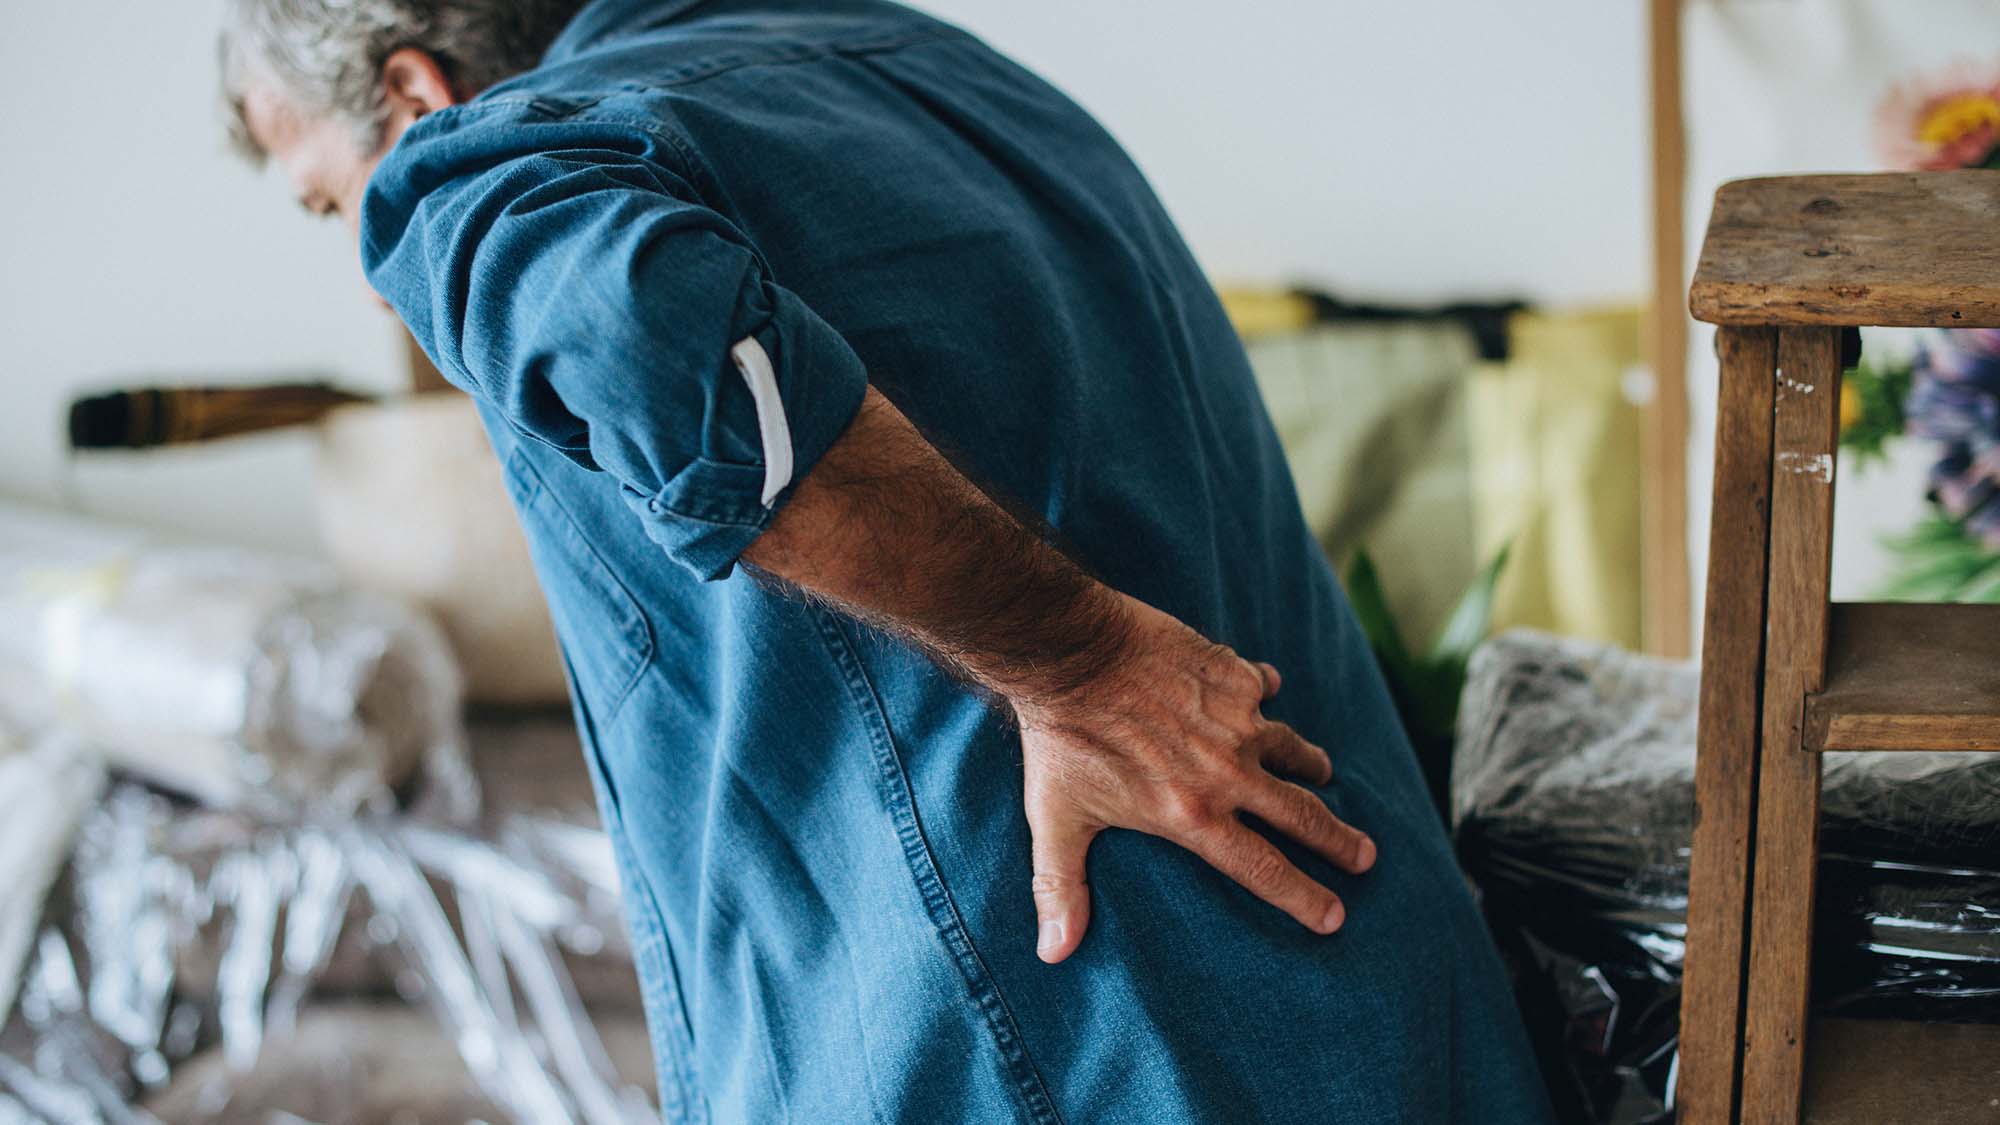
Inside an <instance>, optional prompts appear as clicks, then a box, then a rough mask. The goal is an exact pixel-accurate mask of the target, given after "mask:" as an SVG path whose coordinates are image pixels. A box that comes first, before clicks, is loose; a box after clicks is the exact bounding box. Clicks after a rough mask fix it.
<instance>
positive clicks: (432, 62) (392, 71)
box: [382, 47, 460, 135]
mask: <svg viewBox="0 0 2000 1125" xmlns="http://www.w3.org/2000/svg"><path fill="white" fill-rule="evenodd" d="M382 96H383V99H384V100H385V101H386V102H387V103H388V106H389V129H390V133H391V134H392V135H394V134H398V133H401V132H402V131H403V130H404V129H406V128H408V127H409V124H410V122H412V121H415V120H416V119H417V118H419V117H422V116H423V115H424V114H426V113H433V112H436V111H437V110H440V109H443V108H444V107H446V106H448V105H457V104H458V103H459V100H460V99H459V96H458V93H457V91H455V90H453V89H452V88H451V80H450V79H448V78H446V77H445V75H444V68H443V67H440V66H439V65H438V61H437V60H436V59H435V58H432V57H431V56H430V55H429V54H427V53H425V52H423V51H419V50H417V49H416V48H415V47H402V48H399V49H398V50H397V51H396V52H395V53H394V54H391V55H390V56H389V57H388V58H387V59H384V60H383V61H382Z"/></svg>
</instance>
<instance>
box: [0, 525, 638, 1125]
mask: <svg viewBox="0 0 2000 1125" xmlns="http://www.w3.org/2000/svg"><path fill="white" fill-rule="evenodd" d="M486 725H487V728H488V729H487V730H486V732H485V733H484V734H483V736H482V738H483V741H482V755H483V756H482V757H481V761H482V762H488V763H489V764H490V763H492V762H494V761H497V762H498V763H499V764H498V765H497V766H495V767H494V768H493V770H492V781H493V789H494V792H495V793H496V794H498V795H499V799H497V800H496V802H495V803H494V806H493V807H492V808H489V809H487V810H485V811H484V812H482V811H481V808H480V805H481V794H480V793H479V785H478V783H477V781H476V780H475V777H474V774H473V772H472V769H471V766H470V762H471V757H470V755H469V746H468V739H467V735H466V728H465V722H464V718H463V713H462V709H461V692H460V683H459V676H458V669H457V667H456V664H455V662H454V660H453V658H452V656H451V654H450V652H449V650H448V649H447V647H446V644H445V641H444V639H443V637H442V636H441V634H440V633H439V631H438V630H437V629H436V628H435V627H434V626H433V625H432V624H431V622H430V621H428V620H427V619H426V618H424V617H423V616H422V615H421V614H420V613H418V612H416V611H414V610H412V609H411V608H409V607H408V606H406V605H404V604H402V603H400V602H397V601H394V600H392V599H386V598H380V597H375V596H372V595H368V594H364V593H359V592H356V591H353V590H349V589H344V588H342V587H340V586H339V585H338V584H337V583H335V582H334V581H332V580H331V578H330V577H329V576H328V575H326V574H324V573H323V572H320V571H318V570H317V569H315V568H313V567H310V566H304V565H299V564H294V563H290V562H285V561H282V560H273V559H270V558H267V557H264V556H260V555H257V554H254V553H252V552H247V551H240V550H233V549H224V548H212V547H186V546H177V545H168V544H163V543H161V542H159V541H158V540H157V539H156V538H155V537H153V536H151V535H149V534H146V533H142V532H138V531H133V530H128V529H124V528H119V527H116V526H113V525H107V524H101V523H94V522H89V521H80V520H74V519H69V518H64V517H55V516H48V515H42V514H37V513H31V512H28V511H25V510H22V509H17V508H9V507H6V506H0V778H7V779H22V778H25V779H28V785H29V789H30V792H32V793H33V794H34V795H35V796H30V797H24V796H23V794H22V793H18V792H10V793H7V794H0V798H14V799H18V800H26V801H28V802H29V803H28V804H27V805H24V806H23V808H21V809H17V810H14V811H15V812H16V813H22V814H30V813H31V814H33V815H32V816H29V815H18V816H15V817H14V818H13V819H12V821H11V822H10V827H11V829H12V831H11V833H10V832H8V831H0V842H4V845H5V846H6V847H7V849H8V854H5V855H0V868H5V867H6V866H7V865H15V868H14V874H13V875H12V876H10V878H8V879H0V893H4V894H5V895H6V896H7V897H6V900H5V901H0V923H4V924H0V962H7V961H11V962H13V963H11V964H9V963H0V983H4V984H8V985H10V986H11V984H12V982H14V981H16V980H18V982H19V987H18V992H17V995H16V996H15V998H14V1001H13V1003H12V1005H11V1009H9V1008H5V1007H0V1125H8V1123H10V1122H13V1121H55V1122H62V1123H64V1125H71V1123H77V1125H84V1123H105V1125H119V1123H126V1122H154V1121H171V1122H181V1121H197V1120H199V1121H218V1122H232V1121H239V1120H240V1121H256V1122H267V1121H286V1122H300V1121H327V1122H333V1121H341V1122H346V1121H369V1120H383V1121H387V1120H394V1119H400V1118H407V1117H408V1116H409V1114H410V1113H411V1112H414V1111H411V1110H409V1109H408V1108H407V1107H408V1106H409V1105H412V1104H416V1105H421V1106H423V1107H426V1108H425V1111H424V1112H427V1113H430V1114H432V1115H434V1116H440V1117H443V1118H445V1119H452V1120H466V1119H482V1120H517V1121H524V1122H536V1123H541V1122H566V1121H575V1122H588V1123H591V1125H600V1123H604V1125H608V1123H620V1125H623V1123H627V1122H637V1121H652V1120H657V1113H658V1111H657V1109H656V1108H655V1107H654V1105H653V1102H652V1099H651V1096H650V1094H649V1093H647V1091H646V1089H645V1082H646V1078H645V1075H646V1074H647V1073H648V1071H649V1069H650V1068H649V1066H648V1065H647V1063H648V1062H649V1060H648V1059H647V1054H648V1053H647V1051H646V1043H645V1036H644V1031H643V1025H641V1024H639V1023H638V1019H637V1014H636V1009H637V1002H636V1001H637V987H636V983H635V981H634V979H633V970H632V964H631V956H630V952H629V950H628V949H627V948H626V946H625V943H624V930H623V928H622V926H621V925H620V922H619V915H618V896H617V881H616V875H615V867H614V864H613V862H612V852H611V845H610V842H609V839H608V838H607V837H606V836H605V835H604V834H603V832H602V831H600V830H598V829H597V828H596V827H595V825H594V823H593V822H591V821H590V820H589V818H588V814H587V813H584V814H581V815H573V814H572V811H571V810H574V809H577V808H578V807H579V805H581V806H582V807H584V808H587V802H588V792H587V787H585V786H583V785H582V784H580V780H581V772H582V763H581V761H580V759H579V757H578V748H577V746H576V744H575V741H574V738H573V734H572V733H571V732H570V731H569V726H568V722H567V717H566V716H549V715H542V716H539V717H533V716H528V717H522V716H516V717H511V718H505V719H498V720H495V721H493V722H491V723H488V724H486ZM552 732H553V733H552ZM492 755H497V758H495V757H490V756H492ZM107 766H108V767H109V768H110V772H111V773H112V775H113V776H114V777H116V778H117V780H115V781H114V782H112V784H111V786H110V788H109V790H108V791H107V792H105V793H104V795H103V797H102V799H101V800H98V799H97V795H98V794H99V792H100V790H101V789H102V786H103V784H104V781H103V779H104V776H105V773H106V767H107ZM565 770H566V771H568V772H565ZM565 779H567V780H565ZM566 785H567V790H566V792H567V796H568V797H569V798H571V800H570V801H569V803H568V804H567V805H566V806H565V807H564V808H562V809H560V810H558V809H555V808H553V807H552V806H553V805H554V803H555V802H556V800H557V799H558V798H559V797H561V796H563V795H564V792H562V791H565V786H566ZM579 790H580V792H579ZM6 811H7V810H6V809H5V806H4V801H0V812H6ZM72 839H73V841H74V844H73V849H72V847H71V844H70V841H71V840H72ZM56 872H61V875H60V877H59V878H58V877H56V874H55V873H56ZM52 879H53V880H54V882H53V890H47V888H48V887H49V884H50V882H51V880H52ZM45 890H47V895H48V898H47V903H46V906H44V904H43V902H42V898H43V894H44V891H45ZM23 947H25V949H24V948H23ZM17 967H18V968H19V969H20V971H19V973H18V975H16V974H15V973H14V970H15V969H16V968H17ZM585 995H589V996H591V997H592V998H593V999H592V1003H593V1004H595V1003H598V1002H599V1001H600V1000H602V1001H604V1002H606V1004H607V1005H608V1008H609V1009H615V1010H616V1011H615V1012H614V1014H613V1016H612V1017H611V1018H610V1023H609V1024H604V1025H602V1026H601V1023H602V1021H598V1020H595V1019H594V1018H593V1013H592V1011H591V1010H589V1009H587V1008H586V1006H585V1001H584V997H585ZM607 1027H608V1028H611V1029H613V1030H616V1031H617V1032H618V1035H617V1036H616V1037H615V1040H616V1041H615V1042H614V1041H613V1038H612V1037H609V1036H608V1034H606V1033H604V1032H606V1029H607ZM635 1029H636V1030H635ZM635 1075H636V1077H635ZM398 1083H404V1084H405V1085H398ZM371 1098H372V1099H374V1101H373V1102H372V1103H371V1102H370V1101H369V1099H371ZM438 1098H443V1099H444V1100H443V1101H439V1100H437V1099H438ZM419 1116H422V1114H419Z"/></svg>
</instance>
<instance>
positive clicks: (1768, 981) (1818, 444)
mask: <svg viewBox="0 0 2000 1125" xmlns="http://www.w3.org/2000/svg"><path fill="white" fill-rule="evenodd" d="M1996 218H2000V174H1995V173H1991V172H1967V173H1956V172H1954V173H1933V174H1924V175H1880V176H1800V177H1787V178H1779V179H1766V180H1745V181H1740V182H1737V183H1733V184H1729V185H1726V186H1725V187H1723V189H1722V190H1721V191H1720V192H1718V193H1717V195H1716V204H1715V212H1714V216H1713V218H1712V219H1711V221H1710V224H1709V232H1708V239H1707V242H1706V243H1705V245H1704V248H1703V251H1702V256H1701V262H1700V265H1699V267H1698V268H1697V270H1696V274H1695V279H1694V284H1693V288H1692V291H1691V296H1690V303H1691V305H1692V307H1693V309H1694V313H1695V315H1696V316H1697V317H1699V318H1701V319H1704V320H1710V321H1715V322H1717V323H1719V324H1721V325H1723V330H1722V333H1721V337H1720V343H1721V349H1722V360H1723V364H1722V368H1723V373H1722V387H1721V394H1720V397H1719V408H1718V418H1717V441H1716V472H1715V492H1714V517H1713V523H1712V536H1713V538H1712V541H1711V548H1710V561H1709V575H1708V602H1707V612H1706V617H1705V622H1706V625H1705V628H1706V630H1707V632H1706V635H1705V636H1704V638H1703V648H1702V651H1703V667H1702V686H1701V705H1700V706H1701V710H1700V728H1699V734H1698V746H1697V754H1698V756H1697V761H1696V771H1695V800H1696V804H1697V819H1696V827H1695V838H1694V857H1693V864H1692V870H1691V872H1690V882H1689V894H1688V898H1689V901H1688V950H1687V964H1686V976H1685V982H1684V988H1683V997H1682V1008H1681V1068H1680V1077H1679V1084H1678V1089H1677V1102H1678V1105H1679V1109H1680V1114H1681V1120H1683V1121H1686V1122H1695V1123H1701V1122H1728V1121H1734V1120H1743V1121H1757V1122H1765V1121H1770V1122H1792V1121H1797V1120H1800V1119H1801V1116H1802V1114H1806V1115H1808V1116H1809V1118H1810V1119H1811V1120H1828V1121H1845V1120H1916V1119H1926V1120H1928V1119H1952V1120H1961V1119H1962V1120H2000V1101H1993V1100H1992V1099H1994V1098H2000V1089H1996V1087H2000V1064H1996V1063H1995V1061H1994V1060H1993V1058H1992V1056H1991V1055H1990V1054H1986V1055H1983V1056H1982V1055H1980V1054H1979V1051H1980V1050H1982V1049H1983V1050H1986V1051H1989V1052H1990V1050H1991V1048H1992V1046H1993V1044H1994V1039H1993V1038H1992V1037H1989V1038H1986V1039H1979V1037H1978V1036H1976V1035H1973V1036H1969V1035H1968V1033H1966V1032H1964V1031H1963V1030H1962V1029H1957V1028H1952V1027H1949V1026H1945V1025H1925V1024H1888V1023H1883V1024H1871V1025H1867V1026H1866V1027H1863V1028H1859V1029H1855V1028H1850V1027H1848V1026H1847V1025H1846V1024H1842V1023H1835V1024H1832V1025H1829V1026H1830V1027H1833V1028H1835V1030H1830V1031H1824V1032H1822V1033H1821V1034H1823V1035H1824V1037H1825V1042H1824V1043H1822V1044H1820V1046H1821V1047H1823V1048H1825V1049H1824V1050H1820V1051H1812V1050H1809V1048H1810V1047H1812V1046H1813V1044H1812V1043H1811V1042H1810V1039H1811V1036H1810V1035H1809V1030H1808V1013H1807V997H1808V993H1809V986H1810V978H1809V966H1810V950H1811V942H1812V910H1813V892H1814V877H1815V872H1816V870H1817V866H1818V858H1819V783H1820V757H1819V752H1820V751H1821V750H1830V749H1855V750H1901V749H1931V750H1993V749H2000V692H1996V690H1995V689H1996V688H2000V607H1966V606H1831V605H1830V604H1829V597H1828V576H1829V573H1830V568H1831V562H1832V554H1833V490H1834V474H1835V458H1836V444H1837V437H1838V424H1839V401H1840V366H1841V351H1840V339H1841V331H1842V330H1843V329H1845V328H1850V327H1856V326H1861V325H1877V324H1893V325H1943V326H1961V327H2000V238H1996V236H1995V231H1996V230H2000V227H1996V226H1995V223H1994V221H1993V220H1995V219H1996ZM1760 689H1761V690H1760ZM1746 888H1747V889H1748V890H1747V894H1746ZM1873 1028H1879V1029H1881V1030H1880V1033H1879V1034H1880V1036H1881V1038H1880V1041H1879V1044H1878V1045H1879V1048H1880V1049H1873V1048H1872V1047H1871V1044H1870V1034H1871V1031H1870V1029H1873ZM1974 1039H1979V1041H1978V1043H1975V1044H1973V1045H1972V1046H1968V1043H1969V1042H1971V1041H1972V1040H1974ZM1954 1060H1956V1062H1955V1061H1954ZM1975 1060H1976V1061H1978V1063H1979V1064H1978V1065H1970V1063H1971V1062H1973V1061H1975ZM1957 1063H1968V1065H1965V1066H1958V1065H1957ZM1808 1091H1810V1093H1811V1100H1810V1102H1808V1100H1807V1094H1808ZM1913 1099H1914V1100H1913ZM1808 1111H1809V1112H1808ZM1959 1112H1963V1113H1968V1114H1971V1115H1972V1116H1969V1117H1955V1118H1952V1117H1937V1116H1935V1115H1937V1114H1949V1113H1959ZM1856 1113H1859V1114H1861V1116H1855V1114H1856ZM1982 1113H1983V1114H1986V1115H1987V1116H1984V1117H1982V1116H1979V1115H1980V1114H1982ZM1871 1114H1872V1116H1871ZM1911 1115H1915V1116H1911Z"/></svg>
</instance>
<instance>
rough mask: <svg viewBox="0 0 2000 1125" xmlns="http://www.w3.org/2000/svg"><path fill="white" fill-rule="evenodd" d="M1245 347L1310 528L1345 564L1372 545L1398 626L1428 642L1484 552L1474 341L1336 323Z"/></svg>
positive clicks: (1407, 326)
mask: <svg viewBox="0 0 2000 1125" xmlns="http://www.w3.org/2000/svg"><path fill="white" fill-rule="evenodd" d="M1248 348H1249V352H1250V363H1251V366H1252V367H1253V368H1254V369H1255V370H1256V372H1257V384H1258V387H1259V389H1260V390H1262V392H1263V394H1264V402H1265V405H1266V406H1267V407H1268V408H1269V410H1270V412H1271V417H1272V420H1273V422H1275V423H1276V425H1277V428H1278V440H1279V442H1280V443H1282V444H1283V445H1284V447H1285V456H1286V459H1287V460H1289V461H1290V462H1291V467H1292V480H1293V483H1294V484H1295V485H1296V486H1297V488H1298V492H1299V502H1300V504H1301V505H1302V506H1303V507H1304V508H1305V513H1306V523H1307V525H1308V526H1310V527H1311V528H1312V531H1313V535H1314V536H1316V537H1317V538H1318V539H1319V542H1320V546H1322V547H1324V548H1325V549H1326V553H1327V556H1328V557H1329V558H1331V559H1332V560H1333V563H1334V565H1335V566H1336V567H1338V568H1340V569H1341V570H1342V572H1343V573H1344V572H1345V569H1346V566H1347V562H1348V560H1349V559H1350V558H1352V557H1353V555H1354V551H1355V549H1356V548H1358V547H1366V548H1367V550H1368V554H1369V556H1370V557H1371V558H1373V559H1374V560H1375V563H1376V567H1377V569H1378V570H1379V571H1380V572H1381V577H1382V587H1383V593H1384V594H1385V595H1386V596H1387V598H1388V601H1389V608H1390V611H1391V612H1392V613H1393V614H1394V616H1395V619H1396V622H1397V625H1398V627H1399V628H1400V629H1401V630H1402V631H1403V635H1404V636H1405V637H1406V638H1407V639H1408V640H1409V642H1410V643H1411V644H1412V645H1416V646H1419V647H1421V646H1424V645H1427V644H1428V643H1429V641H1430V639H1431V637H1432V636H1434V635H1435V634H1436V632H1437V630H1438V628H1439V627H1440V626H1441V625H1443V623H1444V619H1445V617H1446V615H1447V614H1449V613H1450V612H1451V607H1452V605H1453V604H1454V603H1455V602H1456V601H1457V599H1458V595H1459V593H1460V591H1462V590H1464V589H1465V587H1466V584H1467V583H1469V582H1471V581H1472V576H1473V575H1474V574H1475V573H1476V572H1477V571H1478V567H1479V562H1480V560H1478V559H1475V558H1474V557H1473V554H1472V548H1473V541H1472V537H1471V536H1470V535H1469V534H1467V529H1468V528H1470V527H1471V526H1472V507H1471V496H1470V493H1469V490H1468V486H1467V481H1466V456H1467V449H1466V434H1465V378H1466V372H1467V371H1468V370H1470V369H1471V367H1472V366H1473V364H1474V362H1475V360H1476V356H1475V353H1474V352H1473V348H1472V340H1471V338H1470V337H1469V336H1468V335H1467V334H1466V333H1465V331H1464V330H1463V329H1462V328H1459V327H1458V326H1456V325H1451V324H1442V323H1417V322H1387V323H1371V324H1337V325H1322V326H1319V327H1316V328H1313V329H1311V330H1309V331H1306V332H1299V333H1293V334H1289V335H1280V336H1268V337H1262V338H1257V339H1252V340H1250V341H1249V343H1248Z"/></svg>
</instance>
